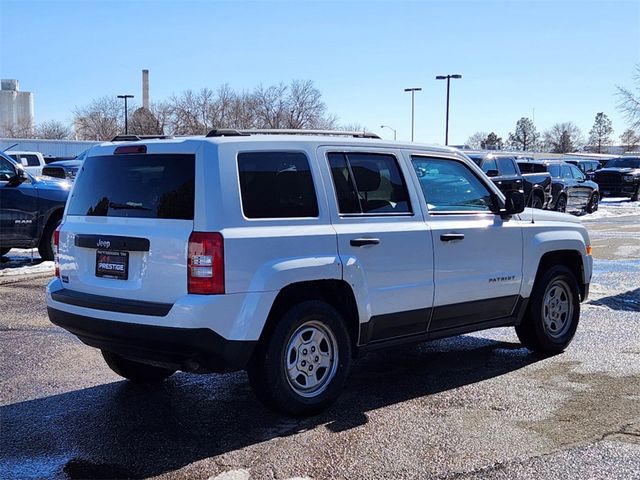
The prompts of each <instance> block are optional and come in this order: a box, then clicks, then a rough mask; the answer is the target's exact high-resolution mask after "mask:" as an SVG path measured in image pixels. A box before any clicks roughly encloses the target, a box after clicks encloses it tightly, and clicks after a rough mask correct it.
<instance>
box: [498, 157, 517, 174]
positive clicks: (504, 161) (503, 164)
mask: <svg viewBox="0 0 640 480" xmlns="http://www.w3.org/2000/svg"><path fill="white" fill-rule="evenodd" d="M497 160H498V172H500V175H502V176H513V175H517V171H516V167H515V165H514V164H513V160H512V159H511V158H508V157H502V158H498V159H497Z"/></svg>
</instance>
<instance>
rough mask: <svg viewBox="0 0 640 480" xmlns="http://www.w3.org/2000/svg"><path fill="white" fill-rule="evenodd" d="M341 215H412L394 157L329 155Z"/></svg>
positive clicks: (407, 194)
mask: <svg viewBox="0 0 640 480" xmlns="http://www.w3.org/2000/svg"><path fill="white" fill-rule="evenodd" d="M327 157H328V160H329V166H330V167H331V174H332V176H333V185H334V187H335V189H336V197H337V200H338V210H339V212H340V214H343V215H346V214H369V215H386V214H408V213H412V210H411V204H410V202H409V193H408V191H407V186H406V184H405V182H404V178H403V177H402V174H401V173H400V168H399V167H398V162H397V160H396V157H395V156H394V155H390V154H380V153H361V152H347V153H337V152H332V153H329V154H328V156H327Z"/></svg>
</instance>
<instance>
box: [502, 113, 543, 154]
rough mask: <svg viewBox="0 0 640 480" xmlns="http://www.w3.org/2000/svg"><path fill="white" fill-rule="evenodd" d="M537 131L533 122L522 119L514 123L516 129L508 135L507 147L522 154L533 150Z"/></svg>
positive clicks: (537, 136)
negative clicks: (520, 151)
mask: <svg viewBox="0 0 640 480" xmlns="http://www.w3.org/2000/svg"><path fill="white" fill-rule="evenodd" d="M538 138H539V135H538V131H537V130H536V126H535V125H534V124H533V120H531V119H530V118H527V117H522V118H521V119H520V120H518V122H517V123H516V129H515V131H514V132H513V133H509V145H510V147H511V148H513V149H514V150H522V151H524V152H526V151H528V150H533V149H535V147H536V144H537V143H538Z"/></svg>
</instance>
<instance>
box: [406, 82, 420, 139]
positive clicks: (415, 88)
mask: <svg viewBox="0 0 640 480" xmlns="http://www.w3.org/2000/svg"><path fill="white" fill-rule="evenodd" d="M421 90H422V88H419V87H413V88H405V89H404V91H405V92H411V141H412V142H413V125H414V117H415V115H414V114H415V103H414V96H415V93H416V92H420V91H421Z"/></svg>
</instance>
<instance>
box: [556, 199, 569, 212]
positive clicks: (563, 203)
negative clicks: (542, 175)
mask: <svg viewBox="0 0 640 480" xmlns="http://www.w3.org/2000/svg"><path fill="white" fill-rule="evenodd" d="M554 210H555V211H556V212H566V211H567V196H566V195H560V196H559V197H558V200H556V205H555V207H554Z"/></svg>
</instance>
